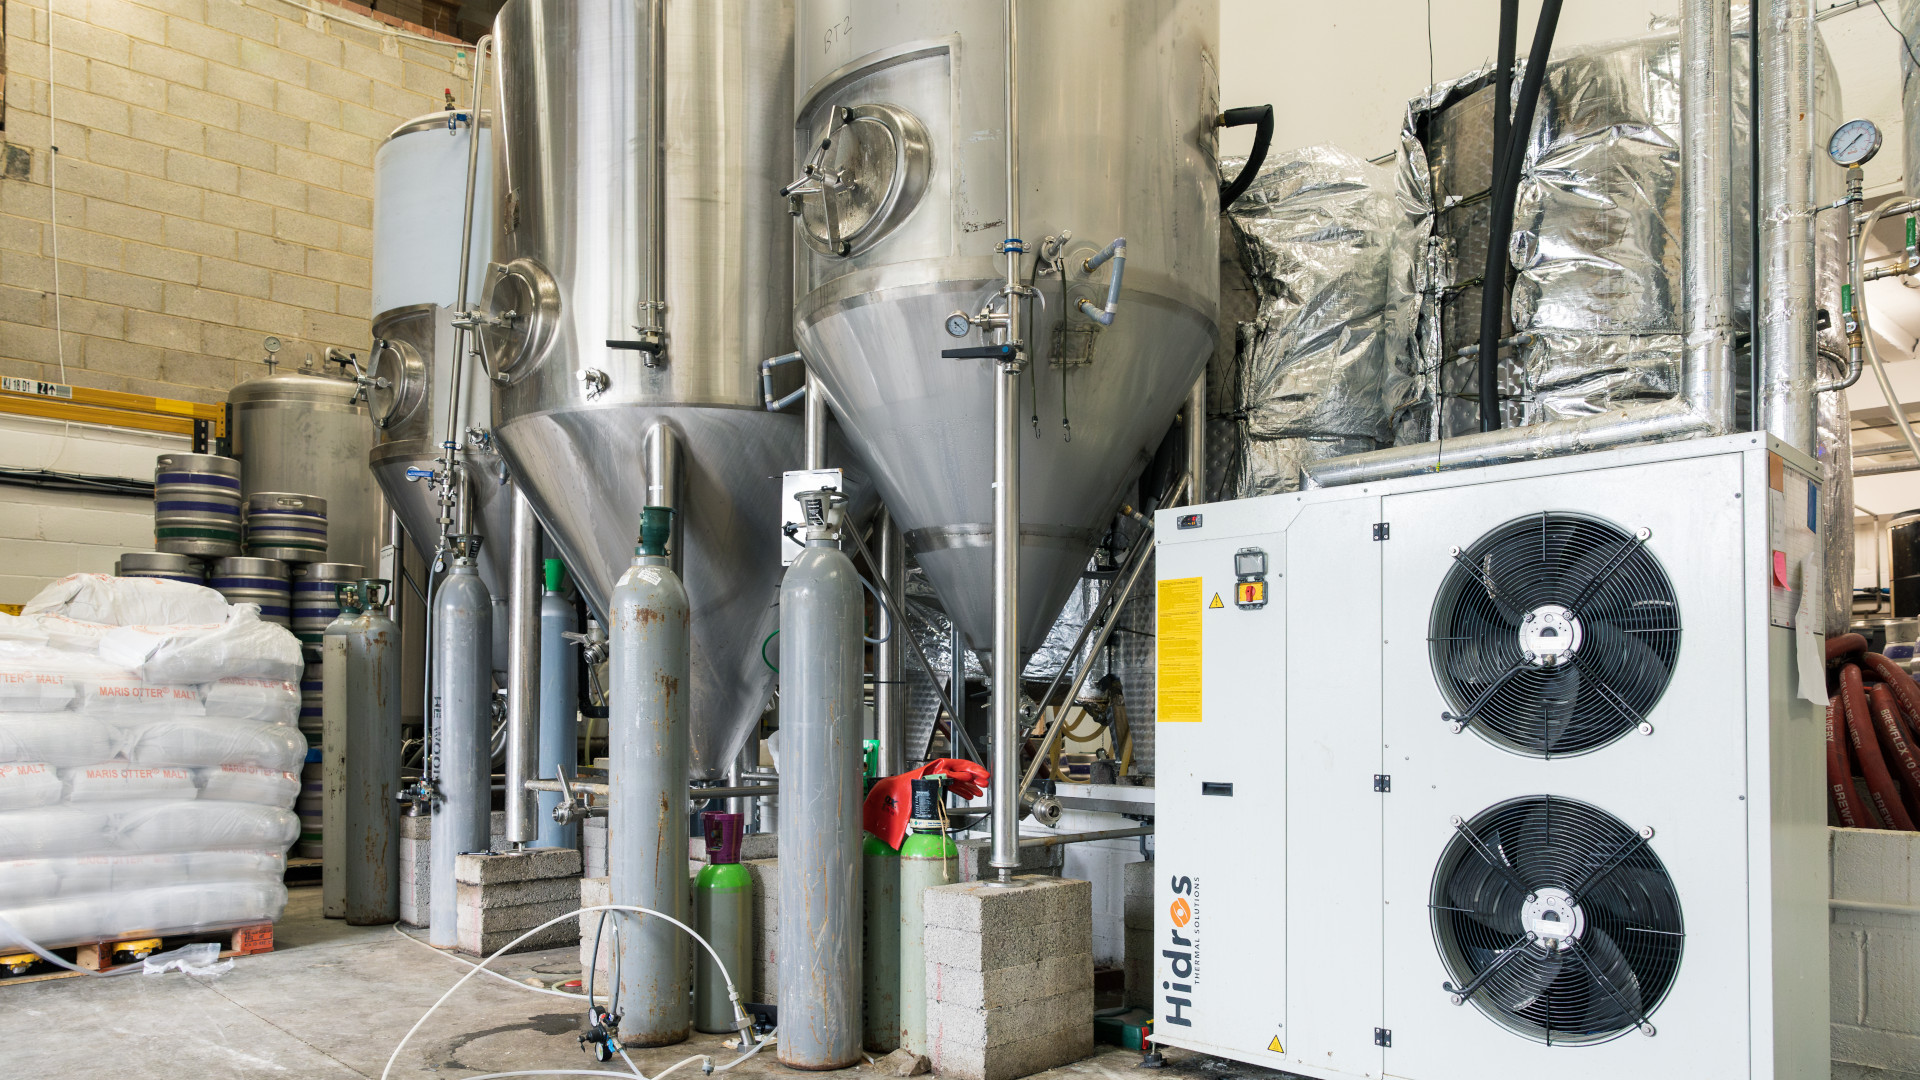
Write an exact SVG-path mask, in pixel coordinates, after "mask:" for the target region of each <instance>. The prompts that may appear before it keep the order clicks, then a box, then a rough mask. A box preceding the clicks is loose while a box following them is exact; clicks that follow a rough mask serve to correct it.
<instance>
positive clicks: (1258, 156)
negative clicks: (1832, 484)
mask: <svg viewBox="0 0 1920 1080" xmlns="http://www.w3.org/2000/svg"><path fill="white" fill-rule="evenodd" d="M1514 2H1515V3H1518V2H1519V0H1514ZM1248 124H1253V125H1255V126H1254V129H1253V151H1252V152H1251V153H1249V154H1248V155H1247V163H1246V164H1245V165H1242V166H1241V167H1240V175H1238V176H1236V177H1234V178H1233V179H1232V180H1230V181H1228V182H1227V183H1224V184H1222V185H1220V212H1221V213H1223V214H1224V213H1226V211H1227V207H1229V206H1232V205H1233V202H1234V200H1235V199H1238V198H1239V197H1240V196H1242V195H1245V194H1246V193H1247V189H1248V188H1250V187H1252V186H1253V180H1254V177H1255V176H1257V175H1259V173H1260V166H1262V165H1264V164H1266V162H1267V148H1268V147H1270V146H1272V145H1273V106H1271V105H1243V106H1241V107H1240V108H1238V109H1228V110H1227V111H1226V112H1224V113H1221V114H1220V121H1219V125H1220V126H1221V127H1246V126H1247V125H1248Z"/></svg>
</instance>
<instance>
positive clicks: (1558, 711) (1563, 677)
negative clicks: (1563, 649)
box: [1536, 666, 1580, 754]
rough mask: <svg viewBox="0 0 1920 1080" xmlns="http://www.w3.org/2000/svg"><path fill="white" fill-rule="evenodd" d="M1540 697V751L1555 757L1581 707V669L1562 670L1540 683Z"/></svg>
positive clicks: (1549, 674) (1571, 729)
mask: <svg viewBox="0 0 1920 1080" xmlns="http://www.w3.org/2000/svg"><path fill="white" fill-rule="evenodd" d="M1536 681H1537V683H1538V685H1539V688H1540V689H1539V693H1540V747H1541V749H1542V750H1545V751H1546V752H1547V753H1549V754H1551V753H1553V752H1554V751H1555V750H1556V749H1558V748H1559V747H1560V746H1562V745H1564V741H1565V739H1566V737H1567V736H1568V735H1569V734H1573V733H1574V730H1573V728H1574V724H1575V723H1576V720H1577V717H1578V715H1579V706H1580V668H1579V667H1578V666H1574V667H1565V668H1558V669H1555V670H1553V671H1551V672H1546V673H1543V674H1542V675H1541V676H1540V677H1539V678H1538V679H1537V680H1536Z"/></svg>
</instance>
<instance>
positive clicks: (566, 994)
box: [393, 923, 599, 1001]
mask: <svg viewBox="0 0 1920 1080" xmlns="http://www.w3.org/2000/svg"><path fill="white" fill-rule="evenodd" d="M393 932H394V933H396V934H399V935H400V936H401V937H403V938H406V939H407V940H408V941H411V942H413V943H414V944H415V945H418V946H420V947H421V948H423V949H427V950H429V951H431V952H433V953H435V954H437V955H440V956H444V957H446V958H447V959H449V960H451V961H453V962H454V963H456V964H463V965H465V966H467V967H479V966H480V965H478V964H476V963H474V962H473V961H471V960H467V959H463V958H462V957H459V956H455V955H454V954H453V953H450V952H448V951H446V950H445V949H436V948H434V947H433V946H432V945H429V944H427V943H426V942H424V941H421V940H420V939H419V938H417V937H414V936H413V935H412V934H409V933H407V932H406V931H405V930H402V929H400V924H398V923H395V924H394V926H393ZM594 948H595V950H596V951H595V955H598V949H599V943H598V942H597V941H596V942H595V945H594ZM481 970H483V971H485V972H486V973H487V974H489V975H491V976H493V977H494V978H496V979H498V980H500V981H501V982H503V983H506V984H507V985H508V986H517V987H519V988H520V989H522V990H526V991H530V992H532V993H535V994H547V995H549V996H551V997H563V998H573V999H574V1000H576V1001H581V1000H588V1001H590V1000H592V997H591V995H592V993H593V974H592V973H591V972H589V973H588V974H587V993H585V994H575V993H572V992H570V991H566V990H555V989H553V988H551V987H546V986H533V985H531V984H529V983H523V982H521V981H520V980H518V979H515V978H512V977H510V976H507V975H503V974H501V973H500V972H498V971H495V970H493V969H492V968H482V969H481Z"/></svg>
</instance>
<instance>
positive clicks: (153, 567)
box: [113, 551, 207, 585]
mask: <svg viewBox="0 0 1920 1080" xmlns="http://www.w3.org/2000/svg"><path fill="white" fill-rule="evenodd" d="M113 572H114V574H115V575H116V576H119V577H150V578H159V579H160V580H162V581H184V582H186V583H187V584H189V585H205V584H206V583H207V568H206V565H205V564H204V563H202V562H201V561H200V560H198V559H194V558H189V557H188V556H185V555H171V554H168V553H167V552H164V551H129V552H127V553H126V554H125V555H122V556H120V557H119V558H118V559H115V560H114V563H113Z"/></svg>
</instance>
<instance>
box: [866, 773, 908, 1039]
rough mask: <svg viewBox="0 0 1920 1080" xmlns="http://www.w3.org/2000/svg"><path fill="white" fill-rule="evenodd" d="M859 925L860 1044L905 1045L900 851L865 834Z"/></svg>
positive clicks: (870, 777) (871, 776)
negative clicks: (862, 947) (861, 944)
mask: <svg viewBox="0 0 1920 1080" xmlns="http://www.w3.org/2000/svg"><path fill="white" fill-rule="evenodd" d="M877 746H878V744H877V743H876V742H875V741H874V740H872V739H869V740H867V743H866V748H867V758H866V760H867V765H866V773H867V788H868V790H872V788H873V782H874V781H875V780H877V779H879V775H878V774H879V768H878V762H877V756H876V754H875V750H876V748H877ZM860 891H861V893H862V896H861V907H860V929H861V936H862V938H863V939H864V942H865V945H866V955H865V957H864V958H863V960H862V964H861V972H860V977H861V981H862V983H863V986H862V987H861V998H862V1000H863V1001H864V1003H865V1007H864V1009H863V1010H862V1012H861V1015H862V1021H861V1036H860V1041H861V1043H862V1044H863V1045H864V1046H865V1047H866V1048H867V1049H868V1050H870V1051H872V1052H873V1053H876V1054H885V1053H890V1052H892V1050H893V1049H894V1047H897V1046H899V1045H900V853H899V852H897V851H895V850H893V847H892V846H891V845H890V844H888V843H887V842H886V841H885V840H882V839H880V838H879V837H877V836H875V835H873V834H872V833H864V834H862V836H861V840H860Z"/></svg>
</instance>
